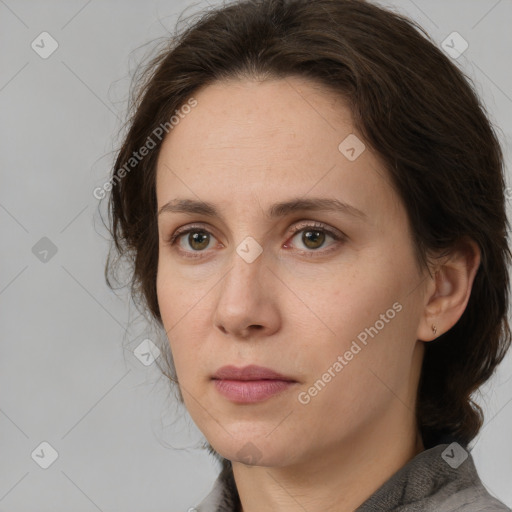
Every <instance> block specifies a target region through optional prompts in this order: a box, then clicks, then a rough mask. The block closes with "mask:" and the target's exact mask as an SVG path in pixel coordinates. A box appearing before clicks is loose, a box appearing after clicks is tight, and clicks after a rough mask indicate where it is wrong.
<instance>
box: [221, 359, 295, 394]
mask: <svg viewBox="0 0 512 512" xmlns="http://www.w3.org/2000/svg"><path fill="white" fill-rule="evenodd" d="M212 380H213V383H214V385H215V387H216V389H217V391H218V392H219V393H220V394H221V395H223V396H224V397H225V398H227V399H228V400H230V401H232V402H235V403H240V404H242V403H246V404H249V403H255V402H262V401H264V400H267V399H269V398H270V397H272V396H274V395H276V394H279V393H281V392H283V391H285V390H287V389H289V388H290V387H291V386H293V385H294V384H296V383H297V381H296V380H294V379H292V378H291V377H287V376H285V375H282V374H280V373H278V372H275V371H274V370H271V369H269V368H264V367H262V366H255V365H250V366H245V367H243V368H237V367H236V366H223V367H222V368H220V369H219V370H217V371H216V372H215V373H214V375H213V376H212Z"/></svg>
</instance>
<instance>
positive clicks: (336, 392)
mask: <svg viewBox="0 0 512 512" xmlns="http://www.w3.org/2000/svg"><path fill="white" fill-rule="evenodd" d="M194 97H195V99H196V100H197V106H196V107H195V108H194V109H192V110H191V111H190V113H188V114H187V115H183V116H182V117H183V118H182V119H181V120H180V122H179V124H177V125H176V126H175V127H174V129H173V130H172V131H171V132H170V133H169V135H168V136H167V137H166V139H165V141H164V143H163V146H162V148H161V152H160V155H159V160H158V168H157V181H156V188H157V200H158V208H159V211H160V210H161V211H160V213H159V216H158V227H159V237H160V242H159V263H158V275H157V293H158V301H159V305H160V311H161V314H162V320H163V323H164V327H165V329H166V331H167V335H168V338H169V342H170V346H171V350H172V354H173V357H174V362H175V366H176V372H177V376H178V381H179V383H180V389H181V391H182V394H183V398H184V401H185V405H186V407H187V409H188V411H189V412H190V414H191V416H192V418H193V420H194V421H195V423H196V424H197V425H198V427H199V428H200V430H201V431H202V432H203V433H204V435H205V436H206V438H207V439H208V441H209V442H210V443H211V445H212V446H213V447H214V448H215V449H216V450H217V451H218V452H219V453H220V454H221V455H223V456H224V457H226V458H228V459H230V460H232V461H242V462H246V463H251V464H252V463H254V464H257V465H261V466H285V465H290V464H296V463H299V462H301V461H305V460H311V458H312V457H314V456H317V455H318V456H325V454H332V453H337V452H338V453H339V450H347V449H350V448H351V447H352V448H353V447H355V446H359V445H360V444H361V443H360V442H366V444H367V445H369V443H371V442H372V441H374V442H375V445H377V444H378V443H382V442H389V438H390V436H395V435H396V436H399V435H401V434H404V435H407V433H408V432H410V431H411V430H414V429H415V423H414V400H415V395H416V389H417V385H418V377H419V371H420V364H421V359H422V355H423V352H422V351H423V344H422V342H419V341H417V337H418V336H417V332H418V325H419V321H420V320H419V319H420V316H421V314H422V311H423V308H424V305H425V296H426V291H425V288H426V285H425V283H426V278H425V274H424V273H423V272H422V271H420V269H419V267H418V265H417V263H416V260H415V256H414V250H413V244H412V240H411V233H410V229H409V226H408V220H407V215H406V212H405V210H404V208H403V205H402V203H401V201H400V199H399V197H398V195H397V194H396V193H395V191H394V190H393V188H392V187H391V185H390V179H389V177H388V175H387V173H386V171H385V170H384V168H383V165H382V164H381V162H380V161H379V159H378V158H377V157H376V156H375V155H374V154H373V153H372V152H371V151H370V149H368V148H366V149H365V148H364V146H363V145H362V142H361V141H360V140H359V139H358V138H357V134H354V128H353V126H352V121H351V115H350V111H349V109H348V108H347V106H346V104H345V103H344V102H343V101H342V100H341V99H340V98H338V97H337V96H335V95H334V94H333V93H331V92H329V91H326V90H324V89H321V88H320V87H319V86H317V85H315V84H313V83H312V82H309V81H306V80H303V79H300V78H297V77H290V78H287V79H283V80H272V81H263V82H256V81H249V80H243V81H237V80H232V81H229V82H222V83H220V82H217V83H215V84H213V85H210V86H208V87H206V88H203V89H202V90H200V91H199V92H198V93H197V94H195V95H194ZM189 229H190V230H191V231H190V232H189V233H185V231H186V230H189ZM178 231H179V232H178ZM173 235H177V236H176V238H175V239H174V243H171V242H169V239H170V238H171V237H172V236H173ZM253 365H255V366H257V367H260V368H259V369H258V368H256V369H255V368H252V369H251V368H246V367H249V366H253ZM226 367H228V368H227V369H226ZM221 369H223V370H222V371H219V370H221ZM244 369H245V370H244ZM265 369H266V370H265ZM238 370H240V371H238ZM271 372H275V373H274V374H272V373H271ZM276 374H278V375H276ZM386 439H387V440H388V441H385V440H386Z"/></svg>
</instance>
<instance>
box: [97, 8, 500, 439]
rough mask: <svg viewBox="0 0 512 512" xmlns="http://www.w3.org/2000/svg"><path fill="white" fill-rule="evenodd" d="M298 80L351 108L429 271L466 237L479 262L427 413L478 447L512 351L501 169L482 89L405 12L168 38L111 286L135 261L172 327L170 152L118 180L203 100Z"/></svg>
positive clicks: (136, 103) (116, 187)
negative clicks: (161, 255) (162, 284)
mask: <svg viewBox="0 0 512 512" xmlns="http://www.w3.org/2000/svg"><path fill="white" fill-rule="evenodd" d="M291 75H296V76H297V75H298V76H301V77H305V78H309V79H311V80H312V81H314V82H316V83H319V84H323V85H324V86H327V87H329V88H330V89H332V90H334V91H336V92H337V93H338V94H339V95H341V96H342V97H343V98H345V99H346V100H347V101H348V104H349V105H350V106H351V110H352V115H353V122H354V125H355V128H356V129H357V130H358V132H359V133H360V134H361V136H362V137H363V139H364V141H365V143H366V144H367V145H368V146H369V147H370V148H372V150H373V151H375V152H376V154H378V155H379V156H380V158H381V159H382V161H383V162H384V163H385V165H386V168H387V170H388V173H389V176H390V178H391V181H392V183H393V185H394V186H395V188H396V190H397V192H398V194H399V196H400V197H401V199H402V201H403V203H404V205H405V208H406V210H407V212H408V217H409V221H410V224H411V227H412V232H413V238H414V240H413V242H414V245H415V248H416V249H417V253H418V256H419V262H420V263H421V264H425V263H426V262H427V261H428V259H427V256H428V254H429V253H430V252H432V251H449V250H450V248H452V247H454V246H455V245H456V244H457V242H458V241H459V240H460V239H462V238H463V237H469V238H471V239H473V240H474V241H475V242H476V243H477V244H478V246H479V248H480V250H481V255H482V260H481V265H480V267H479V269H478V272H477V275H476V278H475V281H474V284H473V290H472V293H471V297H470V300H469V303H468V305H467V308H466V310H465V312H464V314H463V315H462V317H461V318H460V320H459V321H458V322H457V324H456V325H455V326H454V327H453V328H452V329H450V330H449V331H448V332H446V333H445V334H443V335H442V336H440V337H439V338H438V339H437V340H435V341H433V342H430V343H427V344H426V351H425V356H424V361H423V367H422V375H421V380H420V385H419V390H418V402H417V419H418V424H419V428H420V431H421V434H422V436H423V441H424V443H425V446H428V445H429V444H430V443H431V442H434V441H435V439H437V438H439V436H440V435H441V434H449V435H452V436H454V437H456V438H457V439H458V440H459V441H460V442H462V443H464V444H466V445H467V443H469V441H471V440H472V439H473V438H474V437H475V436H476V434H477V433H478V431H479V429H480V428H481V426H482V423H483V414H482V410H481V408H480V407H479V406H478V405H477V404H476V403H474V402H473V401H472V399H471V395H472V393H473V392H474V391H475V390H476V389H477V388H478V387H479V386H481V385H482V383H484V382H485V381H486V380H487V379H488V378H489V377H490V376H491V374H492V373H493V371H494V369H495V367H496V365H497V364H498V363H499V362H500V361H501V360H502V359H503V357H504V355H505V353H506V350H507V349H508V348H509V346H510V329H509V325H508V321H507V316H506V315H507V310H508V300H509V299H508V285H509V276H508V270H507V264H508V261H509V258H510V252H509V248H508V244H507V227H508V223H507V219H506V210H505V194H504V191H505V182H504V176H503V157H502V152H501V148H500V145H499V142H498V139H497V136H496V134H495V132H494V130H493V128H492V126H491V124H490V122H489V120H488V118H487V116H486V113H485V110H484V107H483V106H482V105H481V103H480V101H479V99H478V97H477V95H476V94H475V92H474V89H473V87H472V85H470V82H471V80H470V79H469V78H468V77H466V76H465V75H464V74H463V72H461V71H460V70H459V69H458V68H457V67H456V66H455V65H454V64H453V63H452V61H451V60H450V58H448V57H447V56H446V55H445V54H444V53H443V52H442V51H441V50H440V49H438V48H437V47H436V45H435V44H433V43H432V42H430V41H429V38H428V35H427V34H426V33H425V32H424V31H423V29H421V27H419V26H418V25H417V24H416V23H414V22H413V21H410V20H408V19H407V18H404V17H403V16H401V15H399V14H396V13H393V12H391V11H388V10H384V9H382V8H380V7H377V6H376V5H373V4H371V3H369V2H366V1H364V0H315V1H314V2H313V1H310V0H261V1H238V2H235V3H233V4H230V5H227V6H224V7H222V8H218V9H214V10H212V11H210V12H206V13H202V15H201V17H200V19H198V20H197V21H196V22H195V23H194V24H192V25H191V26H189V27H188V28H186V29H185V30H183V31H182V32H181V33H180V34H178V35H176V37H174V38H170V39H169V40H168V41H167V42H166V45H165V47H164V48H163V49H162V50H161V51H160V52H159V53H158V55H157V56H156V57H155V58H154V59H152V60H151V62H149V64H148V65H147V66H146V68H145V71H144V72H143V74H142V76H141V77H140V79H139V88H138V90H137V91H136V92H135V94H134V96H133V102H132V109H133V110H132V115H131V117H130V119H129V130H128V133H127V135H126V137H125V139H124V143H123V144H122V147H121V149H120V150H119V152H118V155H117V159H116V162H115V167H114V170H113V175H112V193H111V195H110V202H109V214H110V229H111V234H112V237H113V241H114V243H115V247H112V249H113V250H115V252H116V256H117V257H116V258H115V259H113V258H112V253H111V254H110V255H109V259H108V261H107V265H106V270H105V274H106V278H107V282H108V284H109V286H111V279H110V278H111V277H113V276H114V274H115V269H116V267H118V265H119V263H120V259H127V260H128V262H129V263H130V268H131V271H132V273H131V274H130V284H131V292H132V296H133V297H134V300H135V302H136V303H137V302H138V303H139V304H142V305H143V306H144V307H145V308H147V309H148V310H149V312H150V314H151V315H152V317H153V318H154V319H155V320H156V321H157V322H158V323H159V324H160V325H161V316H160V311H159V307H158V301H157V294H156V272H157V263H158V232H157V220H156V211H157V203H156V193H155V172H156V169H155V167H156V161H157V157H158V151H159V148H160V145H161V141H158V142H157V144H156V148H154V149H153V150H151V151H150V152H149V154H147V156H145V157H144V158H142V159H141V160H140V161H138V162H137V163H136V165H134V166H133V169H131V170H130V172H129V173H126V172H125V173H123V174H125V175H124V177H122V179H120V177H119V174H118V171H116V170H115V169H118V170H119V169H120V168H122V167H123V166H125V164H126V162H128V161H129V160H130V158H132V156H133V154H134V152H136V151H137V150H138V149H139V148H141V147H143V146H144V145H145V144H146V143H147V140H148V137H151V135H152V133H154V129H155V127H157V126H162V125H164V124H165V123H168V121H169V118H170V116H171V115H172V114H173V113H174V112H175V111H176V110H177V109H179V108H180V106H182V105H184V104H186V102H187V100H189V99H190V97H191V95H193V93H194V92H195V91H197V90H198V89H199V88H201V87H204V86H206V85H208V84H211V83H212V82H214V81H219V80H223V79H227V78H232V77H240V78H245V77H247V78H251V77H252V78H256V79H264V78H285V77H288V76H291ZM447 91H449V93H448V92H447Z"/></svg>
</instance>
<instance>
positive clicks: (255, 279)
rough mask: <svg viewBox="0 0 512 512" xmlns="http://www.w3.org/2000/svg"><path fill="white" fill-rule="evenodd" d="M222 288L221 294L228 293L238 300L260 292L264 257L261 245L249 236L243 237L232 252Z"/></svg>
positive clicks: (254, 296) (264, 266)
mask: <svg viewBox="0 0 512 512" xmlns="http://www.w3.org/2000/svg"><path fill="white" fill-rule="evenodd" d="M230 268H231V270H230V271H229V272H228V274H227V276H226V279H225V283H224V287H223V288H224V289H223V295H224V294H226V293H228V294H230V295H234V296H235V298H236V297H238V299H239V300H242V299H243V300H247V299H255V298H257V295H258V294H259V293H260V291H261V290H260V289H259V288H260V286H259V285H260V284H261V283H262V274H263V273H264V271H265V269H266V258H265V256H264V254H263V247H262V246H261V245H260V244H259V243H258V241H257V240H256V239H255V238H253V237H251V236H247V237H245V238H244V239H243V240H242V241H241V242H240V243H239V244H238V245H237V246H236V247H235V250H234V251H233V254H232V261H231V265H230Z"/></svg>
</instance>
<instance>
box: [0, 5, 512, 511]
mask: <svg viewBox="0 0 512 512" xmlns="http://www.w3.org/2000/svg"><path fill="white" fill-rule="evenodd" d="M209 3H210V5H215V3H219V2H213V1H211V2H209ZM381 3H382V4H384V5H388V6H392V8H393V9H397V10H399V11H401V12H403V13H405V14H407V15H409V16H410V17H412V18H414V19H416V20H417V21H419V22H420V23H421V24H422V26H423V27H424V28H425V29H426V30H427V31H428V32H429V34H430V35H431V37H432V38H433V39H434V40H435V41H436V43H437V44H439V45H441V44H442V41H443V40H445V39H446V37H447V36H448V35H449V34H450V33H452V32H453V31H457V32H459V33H460V34H461V35H462V36H463V37H464V39H465V40H467V41H468V43H469V48H468V49H467V51H465V53H464V54H463V55H462V56H460V57H459V58H458V59H457V63H458V65H460V66H461V67H462V68H463V69H464V70H465V72H466V73H467V74H468V76H470V77H471V78H472V79H473V80H474V81H475V84H476V87H477V91H478V93H479V94H480V96H481V97H482V98H483V100H484V102H485V104H486V106H487V109H488V111H489V115H490V117H491V119H492V121H493V122H494V123H495V124H496V125H497V126H498V127H499V135H500V138H501V140H502V143H503V147H504V150H505V155H506V159H507V170H508V172H510V161H511V147H512V138H511V134H512V67H511V64H510V62H511V59H510V55H511V51H512V32H511V30H510V26H511V22H512V0H501V1H496V0H480V1H474V0H473V1H468V0H460V1H424V0H421V1H420V0H416V1H414V2H413V1H411V0H400V1H388V2H381ZM207 6H208V3H207V2H196V3H194V4H192V3H191V2H184V1H177V0H167V1H158V0H151V1H142V0H139V1H135V0H131V1H124V2H121V1H119V0H103V1H100V0H90V1H86V0H73V1H66V2H64V1H62V0H61V1H44V2H36V1H35V0H34V1H27V0H0V48H1V53H0V59H1V61H0V112H1V117H0V123H1V134H2V136H1V138H0V172H1V183H2V187H1V189H0V224H1V230H2V231H1V232H2V245H1V249H0V250H1V256H2V264H1V266H0V311H1V319H2V322H1V331H0V335H1V338H0V339H1V344H0V454H1V463H0V511H9V512H23V511H24V512H30V511H38V512H46V511H50V510H51V511H52V512H60V511H65V510H66V511H67V510H73V511H75V512H94V511H98V510H100V511H104V512H107V511H121V510H122V511H123V512H134V511H141V510H143V511H144V512H152V511H155V512H157V511H158V512H164V511H165V512H178V511H185V510H187V509H188V508H189V507H192V506H194V505H196V504H197V503H198V502H199V501H200V499H201V498H202V496H204V495H205V494H206V493H207V492H208V491H209V489H210V487H211V484H212V482H213V480H214V478H215V476H216V474H217V471H218V468H217V466H216V465H215V463H214V461H213V460H212V458H211V457H209V456H207V455H206V454H205V453H204V452H203V451H202V450H201V449H200V448H199V444H200V443H201V441H202V439H201V436H200V434H199V432H198V431H197V429H196V428H195V427H194V426H193V424H192V422H191V420H190V419H187V418H186V417H185V419H183V417H184V414H183V410H182V409H180V407H179V406H177V405H176V400H175V399H174V398H173V395H172V394H170V393H169V392H168V390H167V386H166V384H165V380H164V379H163V378H162V377H161V376H160V373H159V371H158V368H157V367H156V365H155V364H151V365H149V366H145V365H144V364H142V362H141V361H140V360H139V359H138V358H137V357H135V355H134V353H133V350H134V349H135V347H137V346H138V345H139V344H140V343H141V341H142V340H143V339H145V338H146V337H150V336H151V335H150V334H149V333H148V331H147V328H146V326H145V324H144V323H143V322H141V321H140V318H139V320H137V317H138V313H137V311H135V310H134V308H133V306H130V304H129V301H128V300H127V298H126V295H123V294H121V295H120V296H119V297H118V296H116V295H115V294H113V293H112V292H111V291H110V290H109V289H108V288H107V287H106V285H105V283H104V279H103V268H104V260H105V257H106V252H107V248H108V243H107V241H106V235H107V234H106V232H105V230H104V228H103V227H102V225H101V221H100V220H99V216H98V201H97V200H96V199H95V198H94V197H93V194H92V191H93V189H94V188H95V187H97V186H101V185H103V184H104V183H105V181H106V180H107V179H108V174H109V169H110V166H111V165H112V162H113V150H114V149H115V148H116V146H117V143H118V142H119V138H118V137H117V134H118V133H119V130H120V128H121V125H122V121H123V119H124V114H125V108H126V100H127V94H128V87H129V83H130V76H131V73H132V72H133V70H134V69H135V65H136V64H137V63H138V62H139V61H140V60H142V59H143V58H144V55H145V52H146V51H147V50H148V49H149V48H150V47H141V46H142V45H143V44H144V43H147V42H150V41H153V40H155V39H156V38H159V37H164V36H166V35H168V34H169V33H172V32H173V31H174V28H175V23H176V21H177V17H178V15H179V14H180V13H181V12H182V11H183V9H185V8H186V7H188V9H187V11H186V13H185V15H188V14H192V13H194V12H196V11H198V10H199V9H202V8H204V7H207ZM44 31H46V32H49V33H50V34H51V36H52V37H53V38H54V39H55V40H56V41H57V43H58V45H59V46H58V49H57V50H56V51H55V52H54V53H53V54H52V55H51V56H49V57H48V58H47V59H43V58H41V57H40V56H39V55H38V54H37V53H36V52H35V51H34V50H33V49H32V47H31V43H32V41H34V40H36V42H37V41H38V40H39V41H40V39H38V36H39V34H41V32H44ZM45 47H46V49H48V47H49V44H48V40H47V43H46V44H45ZM446 94H450V91H449V90H448V91H446ZM511 195H512V194H511ZM43 237H47V238H48V239H49V240H51V243H52V244H53V245H54V246H55V248H56V249H57V252H56V254H54V255H52V252H51V250H50V252H49V253H48V254H47V255H45V254H44V253H40V254H39V256H38V255H37V253H38V251H42V250H44V248H45V247H46V248H48V241H42V242H39V241H40V240H41V239H42V238H43ZM38 242H39V244H42V246H40V245H36V244H37V243H38ZM45 244H46V245H45ZM34 246H36V249H34V250H33V247H34ZM41 247H42V248H41ZM34 252H35V253H36V254H34ZM40 258H46V260H47V261H41V259H40ZM127 326H128V327H129V328H128V329H127ZM511 375H512V356H511V355H510V354H509V356H508V357H507V359H506V361H505V362H504V363H503V364H502V366H501V367H500V370H499V372H498V373H497V374H496V376H495V378H493V380H492V381H491V382H490V383H489V384H488V385H486V386H485V387H484V388H483V389H482V391H481V393H480V395H479V396H478V397H477V398H478V400H479V401H480V402H485V403H486V406H485V411H486V423H485V426H484V428H483V430H482V432H481V434H480V435H479V437H478V438H477V440H476V442H474V443H473V445H472V446H473V448H472V454H473V456H474V458H475V461H476V465H477V468H478V470H479V473H480V476H481V478H482V480H483V481H484V483H485V484H486V486H487V488H488V489H489V490H490V492H491V493H492V494H494V495H495V496H497V497H499V498H500V499H501V500H502V501H504V502H505V503H507V504H508V505H509V506H511V505H512V486H511V485H510V483H511V482H512V440H511V435H510V432H511V430H512V429H511V426H512V404H511V402H512V378H511ZM43 441H46V442H48V443H49V444H50V445H51V446H52V447H53V448H54V449H55V450H56V451H57V453H58V458H57V459H56V460H55V462H53V464H52V465H51V466H50V467H48V469H43V468H41V467H40V465H39V464H38V463H36V461H41V460H42V459H43V458H44V457H42V456H41V448H40V443H42V442H43ZM34 450H35V454H34V455H33V453H34ZM37 453H39V454H40V457H39V459H38V457H37ZM44 453H45V457H49V451H48V450H46V451H45V452H44Z"/></svg>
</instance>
